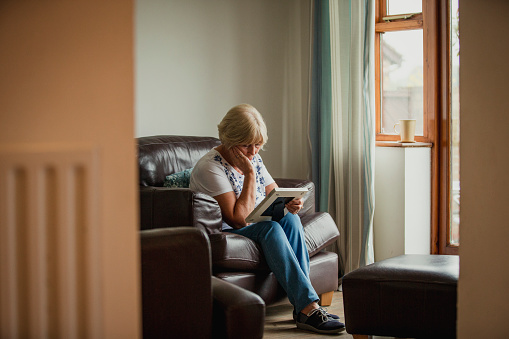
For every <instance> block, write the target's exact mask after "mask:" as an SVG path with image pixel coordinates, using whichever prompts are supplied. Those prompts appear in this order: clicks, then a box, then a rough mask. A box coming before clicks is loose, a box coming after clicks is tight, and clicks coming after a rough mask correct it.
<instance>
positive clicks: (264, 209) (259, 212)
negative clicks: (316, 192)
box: [246, 187, 308, 223]
mask: <svg viewBox="0 0 509 339" xmlns="http://www.w3.org/2000/svg"><path fill="white" fill-rule="evenodd" d="M307 192H308V189H307V188H302V187H299V188H286V187H276V188H274V189H273V190H272V191H270V193H269V194H267V196H266V197H265V199H263V201H262V202H261V203H259V204H258V206H256V207H255V209H254V210H253V212H251V213H250V214H249V215H248V216H247V218H246V222H247V223H255V222H260V221H267V220H272V210H273V204H274V203H278V202H281V201H282V200H283V202H284V204H286V203H288V202H289V201H291V200H293V199H295V198H302V197H304V196H305V195H306V193H307ZM286 213H288V210H287V209H286V208H285V209H284V215H286Z"/></svg>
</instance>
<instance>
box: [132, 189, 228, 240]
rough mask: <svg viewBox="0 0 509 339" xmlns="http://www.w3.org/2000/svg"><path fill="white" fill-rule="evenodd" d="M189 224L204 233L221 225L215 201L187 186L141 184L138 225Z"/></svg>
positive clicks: (143, 227)
mask: <svg viewBox="0 0 509 339" xmlns="http://www.w3.org/2000/svg"><path fill="white" fill-rule="evenodd" d="M181 225H189V226H193V227H198V228H200V229H202V230H204V231H205V232H206V233H207V234H213V233H219V232H221V228H222V217H221V209H220V208H219V204H218V203H217V201H216V200H215V199H214V198H212V197H210V196H208V195H206V194H203V193H201V192H197V191H193V190H191V189H189V188H168V187H153V186H146V187H145V186H140V229H141V230H147V229H154V228H167V227H176V226H181Z"/></svg>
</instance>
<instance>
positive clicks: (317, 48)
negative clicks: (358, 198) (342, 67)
mask: <svg viewBox="0 0 509 339" xmlns="http://www.w3.org/2000/svg"><path fill="white" fill-rule="evenodd" d="M313 23H314V27H313V55H312V77H311V82H312V84H311V108H310V119H309V124H310V130H309V133H310V142H311V163H312V166H311V173H312V180H313V182H314V183H315V186H316V194H315V196H316V206H317V209H318V210H319V211H322V212H326V211H328V210H329V206H328V205H329V182H330V160H331V153H330V150H331V141H332V126H331V119H332V116H331V104H332V88H331V54H330V20H329V1H328V0H327V1H320V0H317V1H314V3H313Z"/></svg>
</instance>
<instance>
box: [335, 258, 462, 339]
mask: <svg viewBox="0 0 509 339" xmlns="http://www.w3.org/2000/svg"><path fill="white" fill-rule="evenodd" d="M458 277H459V257H458V256H454V255H417V254H413V255H410V254H407V255H401V256H398V257H394V258H389V259H385V260H382V261H379V262H377V263H374V264H372V265H368V266H365V267H361V268H359V269H357V270H354V271H352V272H350V273H348V274H347V275H345V276H344V277H343V282H342V285H343V301H344V307H345V320H346V324H347V325H346V326H347V328H346V329H347V331H348V333H355V334H368V335H378V336H390V337H402V338H421V337H422V338H438V337H441V338H442V337H447V338H455V337H456V302H457V297H456V295H457V284H458Z"/></svg>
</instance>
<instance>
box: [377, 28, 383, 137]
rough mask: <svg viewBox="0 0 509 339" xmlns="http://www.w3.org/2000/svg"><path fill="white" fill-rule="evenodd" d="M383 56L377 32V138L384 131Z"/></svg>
mask: <svg viewBox="0 0 509 339" xmlns="http://www.w3.org/2000/svg"><path fill="white" fill-rule="evenodd" d="M381 64H382V56H381V53H380V34H378V33H375V112H376V114H375V123H376V128H375V130H376V137H375V138H376V140H378V135H379V134H380V132H381V131H382V120H381V119H380V118H381V112H382V95H381V94H382V76H381V75H380V74H381V73H380V72H381V71H382V70H381Z"/></svg>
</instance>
